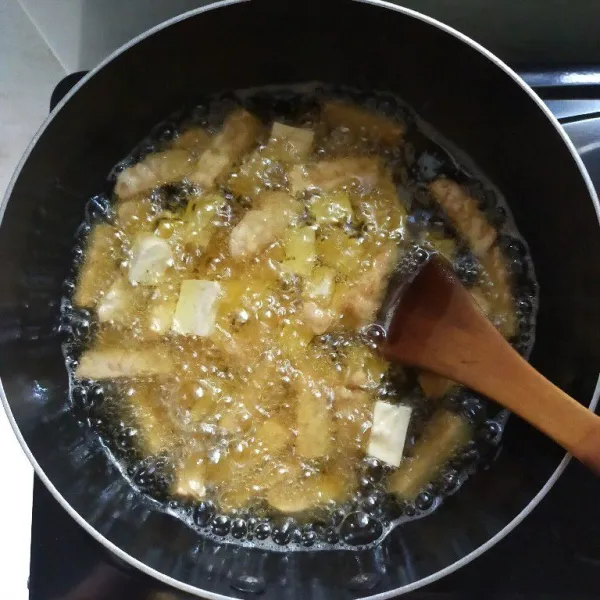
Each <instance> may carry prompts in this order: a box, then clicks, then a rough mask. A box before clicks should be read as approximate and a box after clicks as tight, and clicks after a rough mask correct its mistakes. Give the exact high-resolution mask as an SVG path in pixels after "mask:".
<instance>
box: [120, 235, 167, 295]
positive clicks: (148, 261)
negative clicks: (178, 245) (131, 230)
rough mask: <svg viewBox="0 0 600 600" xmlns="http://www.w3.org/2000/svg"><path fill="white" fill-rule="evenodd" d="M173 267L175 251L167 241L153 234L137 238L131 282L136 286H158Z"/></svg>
mask: <svg viewBox="0 0 600 600" xmlns="http://www.w3.org/2000/svg"><path fill="white" fill-rule="evenodd" d="M172 265H173V250H172V249H171V246H170V245H169V242H167V241H166V240H164V239H162V238H160V237H158V236H156V235H153V234H151V233H140V234H139V235H137V236H136V238H135V241H134V243H133V247H132V249H131V261H130V264H129V281H130V282H131V283H132V284H134V285H136V284H141V285H157V284H158V283H160V282H161V281H162V279H163V277H164V274H165V271H166V270H167V269H168V268H169V267H170V266H172Z"/></svg>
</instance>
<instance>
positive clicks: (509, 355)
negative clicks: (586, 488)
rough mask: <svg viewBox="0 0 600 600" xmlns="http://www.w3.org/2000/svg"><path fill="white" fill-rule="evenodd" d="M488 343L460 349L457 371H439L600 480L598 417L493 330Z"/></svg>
mask: <svg viewBox="0 0 600 600" xmlns="http://www.w3.org/2000/svg"><path fill="white" fill-rule="evenodd" d="M490 327H491V325H490ZM486 343H487V345H486V348H478V347H477V344H474V345H473V344H472V345H471V346H468V345H462V346H459V347H458V348H457V351H459V352H461V356H460V357H459V360H457V361H456V362H455V366H449V367H448V368H443V367H442V368H441V369H438V371H439V372H440V373H441V374H443V375H446V376H447V377H449V378H450V379H455V380H456V381H461V382H462V383H464V384H466V385H467V386H469V387H471V388H472V389H474V390H477V391H478V392H481V393H482V394H484V395H486V396H488V397H493V398H494V399H495V400H496V401H498V402H499V403H500V404H502V405H503V406H505V407H507V408H508V409H510V410H511V411H512V412H514V413H516V414H518V415H519V416H521V417H522V418H523V419H525V420H526V421H528V422H529V423H531V424H532V425H533V426H534V427H536V428H537V429H539V430H541V431H543V432H544V433H545V434H546V435H548V436H549V437H551V438H552V439H554V440H555V441H556V442H558V443H559V444H560V445H561V446H562V447H563V448H565V449H566V450H567V451H569V452H570V453H571V454H573V456H575V457H576V458H577V459H579V460H580V461H581V462H583V463H584V464H585V465H587V466H588V467H589V468H590V469H592V470H593V471H594V472H596V473H597V474H599V475H600V417H599V416H597V415H595V414H594V413H593V412H591V411H590V410H588V409H587V408H585V407H584V406H582V405H581V404H579V402H577V401H576V400H574V399H573V398H571V397H570V396H569V395H568V394H566V393H565V392H563V391H562V390H561V389H559V388H558V387H557V386H555V385H554V384H553V383H551V382H550V381H548V380H547V379H546V378H545V377H544V376H543V375H541V374H540V373H538V371H536V370H535V369H534V368H533V367H532V366H531V365H530V364H529V363H527V361H525V360H524V359H523V358H522V357H521V356H520V355H519V354H518V353H517V352H516V351H515V350H513V349H512V348H508V349H507V344H506V342H505V340H504V338H502V336H501V335H500V334H499V333H497V332H496V331H495V330H494V332H493V335H487V336H486ZM442 371H443V372H442Z"/></svg>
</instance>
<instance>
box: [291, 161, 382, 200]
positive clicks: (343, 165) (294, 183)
mask: <svg viewBox="0 0 600 600" xmlns="http://www.w3.org/2000/svg"><path fill="white" fill-rule="evenodd" d="M381 172H382V166H381V163H380V161H379V160H378V159H376V158H373V157H369V156H358V157H347V158H335V159H331V160H322V161H320V162H317V163H314V164H309V165H294V166H292V167H291V168H290V170H289V172H288V182H289V187H290V192H291V193H292V194H293V195H296V194H299V193H300V192H304V191H306V190H319V191H321V192H333V191H337V190H343V189H347V188H350V187H352V188H355V189H357V190H358V191H360V192H362V193H366V192H369V191H370V190H372V189H373V188H374V187H375V186H376V185H377V182H378V180H379V178H380V176H381Z"/></svg>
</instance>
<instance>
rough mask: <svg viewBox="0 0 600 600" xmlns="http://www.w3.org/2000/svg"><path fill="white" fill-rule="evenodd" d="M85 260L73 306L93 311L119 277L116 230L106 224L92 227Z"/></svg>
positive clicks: (86, 246)
mask: <svg viewBox="0 0 600 600" xmlns="http://www.w3.org/2000/svg"><path fill="white" fill-rule="evenodd" d="M84 256H85V260H84V263H83V265H82V267H81V270H80V272H79V278H78V281H77V287H76V288H75V294H74V296H73V304H75V306H79V307H82V308H92V307H94V306H95V305H96V303H97V302H98V299H99V298H100V295H101V293H102V292H103V291H105V290H106V289H107V288H108V287H109V286H110V284H111V282H112V281H113V280H114V279H115V277H116V276H117V273H118V265H119V261H120V259H121V256H122V248H121V240H120V239H119V237H118V234H117V230H116V229H115V227H113V226H112V225H109V224H108V223H99V224H98V225H94V227H93V228H92V230H91V232H90V234H89V237H88V239H87V242H86V245H85V253H84Z"/></svg>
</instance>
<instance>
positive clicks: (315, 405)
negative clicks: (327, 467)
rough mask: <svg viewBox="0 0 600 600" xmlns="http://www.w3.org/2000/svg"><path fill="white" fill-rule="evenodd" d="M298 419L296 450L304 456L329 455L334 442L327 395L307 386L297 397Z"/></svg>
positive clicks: (317, 456)
mask: <svg viewBox="0 0 600 600" xmlns="http://www.w3.org/2000/svg"><path fill="white" fill-rule="evenodd" d="M296 419H297V428H298V436H297V438H296V452H297V453H298V454H299V455H300V456H303V457H304V458H319V457H321V456H327V455H328V454H329V451H330V449H331V442H332V439H331V411H330V409H329V407H328V406H327V396H326V395H325V394H324V393H322V392H320V391H318V390H313V389H310V388H308V387H306V388H305V389H304V390H302V391H301V392H300V393H299V394H298V397H297V398H296Z"/></svg>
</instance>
